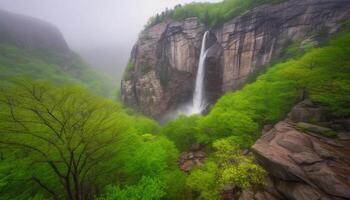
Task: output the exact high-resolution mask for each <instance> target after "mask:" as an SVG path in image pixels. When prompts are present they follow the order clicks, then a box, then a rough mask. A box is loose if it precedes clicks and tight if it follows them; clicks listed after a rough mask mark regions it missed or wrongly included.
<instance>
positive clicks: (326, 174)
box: [242, 101, 350, 200]
mask: <svg viewBox="0 0 350 200" xmlns="http://www.w3.org/2000/svg"><path fill="white" fill-rule="evenodd" d="M319 108H320V107H317V106H315V105H313V104H312V103H311V102H309V101H304V102H302V103H300V104H298V105H297V106H296V107H295V108H294V109H293V110H292V112H291V113H290V114H289V116H288V117H287V118H286V119H285V120H283V121H281V122H279V123H277V124H276V125H275V126H274V128H272V129H271V130H270V131H269V132H267V133H265V134H264V135H263V136H262V137H261V138H260V139H259V140H258V141H257V142H256V143H255V144H254V145H253V146H252V151H253V152H254V153H255V154H256V155H257V158H258V160H259V162H260V164H261V165H262V166H263V167H264V168H265V169H266V170H267V171H268V172H269V179H268V182H267V187H266V188H265V191H260V193H270V194H271V195H273V196H274V197H275V198H276V199H287V200H319V199H322V200H331V199H338V200H341V199H350V155H349V152H350V140H349V139H350V138H349V136H350V129H348V128H347V127H346V126H347V121H346V120H341V121H334V120H333V121H327V120H321V121H318V123H319V124H323V125H327V126H328V127H336V128H337V129H338V130H336V131H334V133H336V135H337V136H336V137H334V138H326V137H324V136H322V135H320V132H319V131H318V130H323V129H326V128H324V127H321V126H318V125H313V124H309V123H304V124H308V125H309V126H310V127H312V129H299V127H298V124H299V123H298V122H301V121H303V122H308V121H310V120H313V121H314V119H315V118H314V117H315V116H324V115H322V113H323V111H322V109H319ZM310 109H312V110H313V111H314V112H313V113H312V115H309V114H310V113H309V111H310ZM315 127H317V128H315ZM344 135H346V136H348V137H344ZM258 193H259V192H258ZM242 199H244V198H242ZM246 199H258V198H256V194H252V196H251V197H250V198H246Z"/></svg>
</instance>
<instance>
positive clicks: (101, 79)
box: [0, 43, 115, 97]
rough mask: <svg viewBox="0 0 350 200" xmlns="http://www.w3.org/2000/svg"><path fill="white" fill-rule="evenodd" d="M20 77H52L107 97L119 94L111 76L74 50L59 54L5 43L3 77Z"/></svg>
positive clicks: (0, 62) (0, 55)
mask: <svg viewBox="0 0 350 200" xmlns="http://www.w3.org/2000/svg"><path fill="white" fill-rule="evenodd" d="M67 56H68V57H67ZM16 76H29V77H32V78H34V79H49V80H52V81H53V82H55V83H59V84H62V83H75V84H80V85H84V86H86V87H87V88H89V89H91V90H92V91H93V92H95V93H96V94H99V95H103V96H105V97H111V96H112V95H114V94H113V93H115V87H114V84H113V81H111V78H109V77H107V76H105V75H102V74H99V73H98V72H96V71H94V70H93V69H92V68H90V66H88V65H87V64H86V63H85V62H84V61H83V60H82V59H81V58H80V57H79V56H78V55H76V54H74V53H71V54H70V55H59V54H57V53H54V52H49V51H47V52H45V53H44V52H37V51H30V50H27V49H21V48H19V47H17V46H15V45H13V44H4V43H2V44H0V78H1V80H8V79H9V78H11V77H16Z"/></svg>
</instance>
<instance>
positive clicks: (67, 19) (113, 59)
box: [0, 0, 220, 79]
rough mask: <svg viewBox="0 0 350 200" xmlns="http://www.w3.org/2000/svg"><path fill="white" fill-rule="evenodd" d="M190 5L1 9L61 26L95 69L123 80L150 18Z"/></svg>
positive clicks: (54, 1) (170, 0)
mask: <svg viewBox="0 0 350 200" xmlns="http://www.w3.org/2000/svg"><path fill="white" fill-rule="evenodd" d="M196 1H201V0H196ZM207 1H208V0H207ZM209 1H210V2H218V1H220V0H209ZM190 2H193V0H127V1H124V0H1V1H0V8H1V9H5V10H8V11H11V12H14V13H19V14H24V15H28V16H32V17H35V18H38V19H42V20H44V21H47V22H50V23H51V24H53V25H55V26H57V27H58V28H59V29H60V31H61V32H62V34H63V35H64V37H65V39H66V41H67V42H68V44H69V46H70V47H71V48H72V49H73V50H75V51H76V52H78V53H79V54H80V55H81V56H82V57H83V58H84V59H85V60H86V61H88V62H89V63H90V64H91V65H92V66H93V67H94V68H96V69H98V70H100V71H102V72H105V73H108V74H109V75H111V76H113V77H116V78H117V79H119V78H120V77H121V74H122V71H123V68H124V66H125V65H126V63H127V60H128V57H129V54H130V51H131V48H132V46H133V44H134V43H135V42H136V40H137V36H138V33H139V32H140V31H141V30H142V29H143V26H144V24H145V23H146V22H147V20H148V19H149V17H151V16H153V15H155V14H156V13H160V12H162V11H163V10H165V9H166V8H173V7H174V6H175V5H177V4H184V3H190ZM202 2H203V1H202Z"/></svg>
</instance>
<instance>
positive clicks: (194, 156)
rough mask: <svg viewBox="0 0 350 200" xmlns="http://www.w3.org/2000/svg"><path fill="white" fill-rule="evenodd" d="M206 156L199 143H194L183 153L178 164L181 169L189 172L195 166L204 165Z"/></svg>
mask: <svg viewBox="0 0 350 200" xmlns="http://www.w3.org/2000/svg"><path fill="white" fill-rule="evenodd" d="M206 157H207V155H206V153H205V152H204V151H203V150H202V149H201V148H200V146H199V144H193V145H192V146H191V148H190V150H189V151H186V152H183V153H181V155H180V158H179V161H178V164H179V167H180V169H181V170H183V171H185V172H189V171H190V170H191V169H192V168H193V167H194V166H202V165H203V162H204V161H205V159H206Z"/></svg>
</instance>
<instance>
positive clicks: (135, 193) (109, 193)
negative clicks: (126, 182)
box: [97, 177, 166, 200]
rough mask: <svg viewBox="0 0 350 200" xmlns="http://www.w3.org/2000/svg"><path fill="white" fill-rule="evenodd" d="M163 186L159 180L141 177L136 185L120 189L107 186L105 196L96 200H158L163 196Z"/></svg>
mask: <svg viewBox="0 0 350 200" xmlns="http://www.w3.org/2000/svg"><path fill="white" fill-rule="evenodd" d="M164 190H165V185H164V183H162V182H161V181H160V180H158V179H155V178H151V177H143V178H142V179H141V180H140V181H139V182H138V184H136V185H131V186H127V187H125V188H120V187H119V186H108V187H107V188H106V192H105V193H106V194H105V195H103V197H101V198H97V200H130V199H132V200H159V199H162V197H164V196H165V194H166V193H165V191H164Z"/></svg>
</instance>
